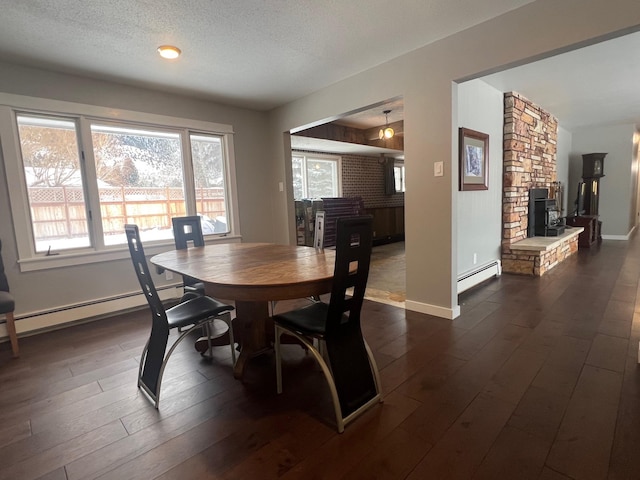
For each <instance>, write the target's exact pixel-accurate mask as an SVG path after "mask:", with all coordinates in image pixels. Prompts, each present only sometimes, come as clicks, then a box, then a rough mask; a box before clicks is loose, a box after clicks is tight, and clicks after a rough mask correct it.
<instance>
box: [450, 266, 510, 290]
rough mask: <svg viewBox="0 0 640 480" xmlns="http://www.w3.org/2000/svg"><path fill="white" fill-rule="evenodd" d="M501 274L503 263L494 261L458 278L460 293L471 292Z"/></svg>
mask: <svg viewBox="0 0 640 480" xmlns="http://www.w3.org/2000/svg"><path fill="white" fill-rule="evenodd" d="M501 274H502V263H500V260H494V261H492V262H489V263H486V264H484V265H482V266H481V267H478V268H476V269H474V270H471V271H470V272H466V273H463V274H462V275H460V276H459V277H458V293H462V292H464V291H465V290H469V289H470V288H471V287H475V286H476V285H478V284H479V283H482V282H484V281H485V280H488V279H489V278H491V277H499V276H500V275H501Z"/></svg>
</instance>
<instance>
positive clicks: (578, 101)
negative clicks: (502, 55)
mask: <svg viewBox="0 0 640 480" xmlns="http://www.w3.org/2000/svg"><path fill="white" fill-rule="evenodd" d="M638 52H640V32H637V33H632V34H629V35H625V36H622V37H619V38H614V39H612V40H608V41H606V42H602V43H598V44H596V45H592V46H589V47H585V48H581V49H579V50H574V51H571V52H567V53H563V54H561V55H556V56H554V57H549V58H546V59H544V60H540V61H538V62H534V63H529V64H527V65H523V66H521V67H517V68H512V69H510V70H505V71H504V72H500V73H496V74H494V75H489V76H487V77H484V78H483V80H484V81H485V82H487V83H488V84H490V85H492V86H494V87H495V88H496V89H498V90H500V91H503V92H509V91H517V92H518V93H520V94H522V95H524V96H525V97H527V98H528V99H529V100H531V101H533V102H535V103H536V104H538V105H540V106H541V107H542V108H544V109H545V110H547V111H548V112H550V113H551V114H552V115H554V116H555V117H556V118H557V119H558V121H559V123H560V126H562V127H563V128H565V129H567V130H569V131H575V130H576V129H579V128H583V127H590V126H596V125H616V124H636V125H640V61H638Z"/></svg>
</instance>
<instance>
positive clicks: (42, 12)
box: [0, 0, 532, 110]
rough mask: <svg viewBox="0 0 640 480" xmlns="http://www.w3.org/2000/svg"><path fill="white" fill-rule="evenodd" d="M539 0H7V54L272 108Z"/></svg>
mask: <svg viewBox="0 0 640 480" xmlns="http://www.w3.org/2000/svg"><path fill="white" fill-rule="evenodd" d="M531 1H532V0H482V1H478V0H395V1H394V2H389V1H388V0H350V1H344V0H322V1H321V0H215V1H212V0H191V1H189V2H178V1H169V0H153V1H150V0H137V1H136V0H109V1H102V2H98V1H95V2H92V1H86V0H22V1H19V0H0V12H1V14H0V59H2V60H6V61H9V62H14V63H19V64H24V65H33V66H39V67H44V68H48V69H53V70H58V71H63V72H68V73H76V74H81V75H86V76H90V77H99V78H103V79H108V80H113V81H117V82H121V83H128V84H134V85H140V86H145V87H151V88H157V89H161V90H166V91H172V92H177V93H186V94H190V95H196V96H199V97H202V98H207V99H211V100H215V101H219V102H221V103H226V104H230V105H237V106H241V107H248V108H254V109H260V110H268V109H270V108H273V107H275V106H278V105H281V104H284V103H287V102H289V101H291V100H294V99H296V98H299V97H302V96H304V95H307V94H309V93H312V92H314V91H317V90H319V89H322V88H324V87H326V86H327V85H330V84H332V83H335V82H337V81H339V80H341V79H344V78H347V77H349V76H351V75H354V74H356V73H358V72H361V71H363V70H366V69H368V68H371V67H373V66H375V65H378V64H381V63H384V62H385V61H387V60H390V59H392V58H394V57H397V56H399V55H401V54H403V53H406V52H408V51H411V50H414V49H416V48H419V47H421V46H423V45H426V44H428V43H431V42H433V41H435V40H438V39H440V38H443V37H446V36H448V35H451V34H453V33H456V32H458V31H461V30H464V29H466V28H469V27H471V26H473V25H476V24H478V23H481V22H483V21H486V20H488V19H490V18H493V17H495V16H498V15H500V14H502V13H505V12H507V11H509V10H513V9H515V8H518V7H520V6H522V5H525V4H527V3H530V2H531ZM461 12H464V14H461ZM163 44H172V45H176V46H178V47H179V48H180V49H182V51H183V55H182V57H180V59H178V60H176V61H173V62H168V61H166V60H162V59H160V57H159V56H158V55H157V53H156V48H157V47H158V46H159V45H163Z"/></svg>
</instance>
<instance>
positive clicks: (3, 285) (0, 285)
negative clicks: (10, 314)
mask: <svg viewBox="0 0 640 480" xmlns="http://www.w3.org/2000/svg"><path fill="white" fill-rule="evenodd" d="M8 291H9V282H8V281H7V275H6V274H5V273H4V263H3V262H2V240H0V292H8Z"/></svg>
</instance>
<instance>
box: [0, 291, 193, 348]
mask: <svg viewBox="0 0 640 480" xmlns="http://www.w3.org/2000/svg"><path fill="white" fill-rule="evenodd" d="M181 293H182V289H181V288H179V287H175V286H172V287H169V288H164V289H159V290H158V294H159V295H160V299H161V300H163V301H165V300H173V299H176V298H179V297H180V295H181ZM144 305H147V301H146V299H145V298H144V295H142V293H140V292H131V293H127V294H123V295H119V296H118V297H112V298H101V299H95V300H93V301H91V302H85V303H82V304H76V305H66V306H61V307H59V308H57V309H55V310H49V311H40V312H30V313H22V314H20V315H17V316H16V331H17V332H18V336H22V337H24V336H29V335H33V334H35V333H39V332H41V331H46V330H55V329H57V328H61V327H64V326H66V325H67V324H72V323H77V322H81V321H86V320H89V319H91V318H95V317H101V316H107V315H110V314H114V313H116V312H119V311H123V310H129V309H133V308H137V307H142V306H144ZM7 336H8V334H7V327H6V325H5V324H4V323H3V324H2V325H0V337H7Z"/></svg>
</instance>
